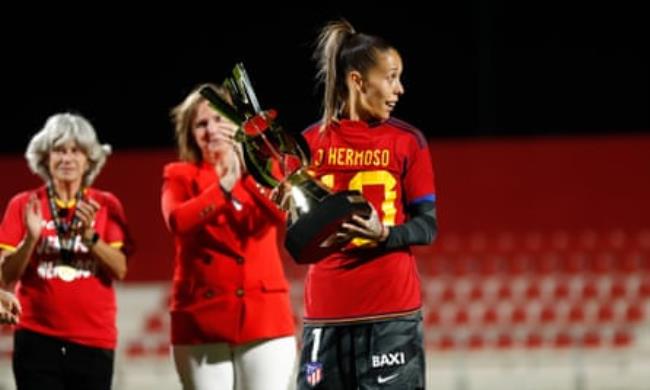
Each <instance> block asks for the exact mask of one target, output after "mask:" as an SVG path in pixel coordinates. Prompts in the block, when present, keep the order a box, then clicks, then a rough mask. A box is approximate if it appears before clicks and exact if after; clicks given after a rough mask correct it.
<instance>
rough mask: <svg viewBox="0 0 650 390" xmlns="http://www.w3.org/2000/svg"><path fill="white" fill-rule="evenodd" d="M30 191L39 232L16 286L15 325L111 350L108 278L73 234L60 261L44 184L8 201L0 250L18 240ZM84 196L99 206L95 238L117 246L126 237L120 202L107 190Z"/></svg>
mask: <svg viewBox="0 0 650 390" xmlns="http://www.w3.org/2000/svg"><path fill="white" fill-rule="evenodd" d="M32 193H36V196H37V197H38V199H39V201H40V206H41V213H42V216H43V230H42V233H41V237H40V239H39V241H38V243H37V245H36V249H35V250H34V252H33V254H32V258H31V259H30V260H29V264H28V265H27V268H26V269H25V272H24V273H23V275H22V277H21V278H20V281H19V282H18V284H17V295H18V299H19V300H20V304H21V305H22V309H23V312H22V315H21V316H20V322H19V323H18V325H17V328H18V329H28V330H31V331H34V332H38V333H41V334H44V335H48V336H53V337H58V338H62V339H65V340H68V341H71V342H75V343H79V344H83V345H87V346H91V347H98V348H106V349H114V348H115V345H116V341H117V331H116V327H115V312H116V304H115V293H114V290H113V283H112V279H111V278H110V277H109V276H108V275H106V274H105V273H104V272H103V271H101V269H100V268H99V265H98V264H97V262H96V260H94V259H93V258H92V256H91V255H90V254H89V253H88V248H86V246H85V245H83V244H82V243H81V236H80V235H79V234H78V235H77V236H76V238H75V241H74V245H73V252H74V257H73V260H72V262H71V263H70V265H65V264H64V263H63V262H62V261H61V258H60V252H59V248H60V245H59V240H58V237H57V234H56V230H55V224H54V220H53V218H52V214H51V213H50V206H49V202H48V198H47V191H46V189H45V187H40V188H38V189H36V190H34V191H25V192H21V193H19V194H18V195H16V196H14V197H13V198H12V199H11V200H10V201H9V205H8V206H7V209H6V211H5V215H4V219H3V221H2V225H0V248H2V249H4V250H8V251H13V250H15V249H16V247H18V245H19V244H20V242H21V241H22V240H23V238H24V236H25V233H26V226H25V222H24V221H25V218H24V211H25V205H26V204H27V202H28V201H29V197H30V195H31V194H32ZM84 197H85V198H92V199H94V200H96V201H97V202H98V203H99V204H100V206H101V207H100V209H99V210H98V212H97V214H96V215H95V221H94V228H95V230H96V231H97V233H98V234H99V236H100V237H101V238H102V239H103V240H104V241H105V242H107V243H109V244H110V245H111V246H114V247H118V248H121V247H122V245H123V243H124V240H125V236H126V219H125V217H124V211H123V208H122V204H121V203H120V201H119V200H118V199H117V198H116V197H115V196H114V195H113V194H111V193H108V192H104V191H98V190H95V189H92V188H89V189H87V190H86V192H85V194H84ZM67 215H68V218H71V216H72V215H74V205H71V209H70V210H68V212H67Z"/></svg>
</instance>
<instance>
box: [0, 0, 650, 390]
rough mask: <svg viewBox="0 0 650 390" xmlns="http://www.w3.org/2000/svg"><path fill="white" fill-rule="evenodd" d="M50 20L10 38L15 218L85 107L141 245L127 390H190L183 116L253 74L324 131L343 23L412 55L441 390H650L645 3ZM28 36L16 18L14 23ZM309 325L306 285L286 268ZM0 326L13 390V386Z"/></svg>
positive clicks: (9, 137) (50, 14) (3, 33)
mask: <svg viewBox="0 0 650 390" xmlns="http://www.w3.org/2000/svg"><path fill="white" fill-rule="evenodd" d="M93 9H94V10H92V11H91V10H81V11H83V12H79V11H80V10H79V9H74V10H73V9H66V8H65V7H61V6H58V8H56V9H39V12H38V15H36V14H35V13H34V12H32V10H23V11H13V12H11V13H5V14H4V15H3V17H2V19H3V20H4V21H5V23H1V24H0V42H1V43H2V47H3V49H2V53H3V55H2V70H1V71H0V80H1V83H2V84H1V85H2V90H1V91H0V93H1V94H2V96H3V98H4V99H3V101H4V104H3V107H4V110H3V120H4V125H3V137H2V142H0V153H1V154H0V172H3V173H4V174H5V175H6V176H7V179H6V180H4V181H3V185H2V186H1V188H0V211H2V212H4V208H5V207H6V204H7V202H8V200H9V199H10V197H11V196H13V195H14V194H15V193H17V192H19V191H22V190H25V189H28V188H31V187H34V186H36V185H38V184H40V183H39V180H37V179H36V177H34V176H32V175H31V174H30V173H29V171H28V169H27V165H26V162H25V160H24V158H23V157H22V154H23V153H24V150H25V148H26V146H27V143H28V141H29V139H30V138H31V137H32V135H33V134H34V133H36V132H37V131H38V130H39V129H40V128H41V126H42V125H43V123H44V121H45V119H46V118H47V117H48V116H49V115H51V114H53V113H55V112H60V111H70V110H72V111H76V112H79V113H81V114H83V115H84V116H86V117H87V118H88V119H89V120H90V121H91V122H92V123H93V124H94V125H95V127H96V129H97V131H98V134H99V136H100V139H101V140H102V142H106V143H110V144H111V145H112V146H113V148H114V154H113V155H112V156H111V157H110V158H109V160H108V163H107V166H106V168H105V169H104V171H103V172H102V174H101V175H100V177H99V179H98V181H97V182H96V186H97V187H99V188H105V189H107V190H110V191H112V192H114V193H115V194H116V195H117V196H118V197H119V198H120V199H121V200H122V201H123V203H124V206H125V209H126V212H127V217H128V218H129V223H130V226H131V228H132V231H133V234H134V237H135V240H136V252H135V254H134V256H133V257H132V258H131V259H130V270H129V275H128V277H127V280H126V281H125V282H122V283H119V284H118V285H117V291H118V299H119V323H118V329H119V331H120V342H119V350H118V358H117V366H116V372H115V389H148V388H154V387H155V388H157V389H159V390H163V389H176V388H179V387H180V385H179V384H178V383H177V379H176V374H175V371H174V369H173V365H172V363H171V360H170V358H169V343H168V333H169V320H168V314H167V298H168V289H169V281H170V279H171V272H172V242H171V236H170V235H169V234H168V233H167V231H166V230H165V227H164V223H163V220H162V217H161V215H160V202H159V198H160V186H161V172H162V166H163V165H164V164H165V163H167V162H170V161H172V160H174V159H175V158H176V156H175V151H174V146H175V143H174V138H173V129H172V126H171V124H170V121H169V110H170V108H171V107H173V106H174V105H175V104H177V103H178V102H180V100H181V99H182V98H183V97H184V96H185V95H186V94H187V93H188V92H189V91H190V90H191V89H192V88H193V87H194V86H196V85H197V84H199V83H202V82H206V81H212V82H220V81H222V80H223V78H224V77H225V76H227V75H228V74H229V72H230V70H231V68H232V66H233V65H234V63H235V62H238V61H242V62H244V63H245V65H246V68H247V70H248V72H249V74H250V76H251V78H252V81H253V84H254V87H255V89H256V92H257V94H258V97H259V99H260V101H261V103H262V106H264V107H267V108H270V107H273V108H276V109H278V111H279V120H280V122H281V123H282V124H283V125H284V127H285V128H286V129H287V130H289V131H291V132H299V131H301V130H302V129H303V128H305V127H306V126H308V125H309V124H311V123H313V122H314V121H316V120H317V119H318V117H319V109H320V106H319V105H320V93H321V90H320V89H318V88H316V86H315V82H314V75H315V64H314V62H313V61H312V60H311V54H312V51H313V42H314V39H315V37H316V34H317V31H318V30H319V28H320V27H321V26H322V25H323V24H324V23H325V22H326V21H328V20H331V19H333V18H337V17H345V18H347V19H348V20H349V21H350V22H351V23H352V24H353V25H354V26H355V27H356V28H357V29H358V30H359V31H362V32H366V33H371V34H376V35H380V36H382V37H384V38H386V39H388V40H389V41H390V42H392V43H393V44H394V46H395V47H397V48H398V50H399V51H400V52H401V54H402V57H403V60H404V67H405V70H404V75H403V82H404V84H405V89H406V94H405V95H404V97H403V98H402V99H401V100H400V103H399V105H398V107H397V109H396V112H395V116H396V117H399V118H400V119H404V120H406V121H407V122H410V123H411V124H413V125H415V126H416V127H418V128H419V129H421V131H422V132H423V133H424V134H425V135H426V136H427V137H428V139H429V142H430V149H431V153H432V157H433V162H434V167H435V172H436V187H437V192H438V212H439V224H440V234H439V237H438V239H437V241H436V243H434V245H432V246H430V247H423V248H416V250H415V252H416V254H417V257H418V262H419V266H420V271H421V276H422V280H423V295H424V301H425V307H424V311H425V316H426V324H425V325H426V337H427V353H428V361H427V364H428V368H427V372H428V374H427V375H428V381H429V383H430V386H429V387H430V388H435V389H449V390H475V389H578V390H586V389H590V390H591V389H640V390H641V389H644V390H647V389H650V207H648V205H647V203H648V200H649V199H650V50H649V48H650V39H649V38H648V37H650V27H649V25H648V22H647V13H644V12H642V9H641V7H640V6H632V5H627V4H624V3H617V4H616V5H614V4H611V3H610V4H607V5H603V6H596V5H594V4H586V5H585V4H578V3H571V4H568V2H567V3H560V2H558V3H553V2H543V3H528V2H524V3H523V4H522V3H519V2H516V3H513V4H510V3H508V2H505V1H492V2H490V1H474V2H437V3H434V4H428V5H426V6H425V5H417V6H414V5H409V4H408V3H402V2H400V3H399V4H390V5H379V4H367V5H360V4H357V5H349V4H348V5H346V6H341V7H338V6H336V5H334V4H330V5H327V6H324V5H310V6H296V7H291V8H289V7H282V6H277V7H275V8H272V7H268V8H258V7H257V6H255V7H254V6H252V5H242V6H241V7H240V8H233V7H232V6H230V7H225V6H223V7H222V6H205V5H197V4H185V5H182V6H181V5H180V4H176V5H173V6H172V5H169V6H157V8H156V9H155V10H140V11H135V10H131V9H116V8H111V7H108V6H106V5H103V6H97V7H95V8H93ZM9 21H11V22H12V23H9ZM285 265H286V271H287V276H288V277H289V278H290V280H291V285H292V299H293V302H294V306H295V309H296V322H297V323H298V324H299V323H300V315H301V312H302V309H301V306H302V277H303V275H304V273H305V269H304V268H302V267H300V266H297V265H295V264H293V263H292V262H291V261H290V260H287V261H286V262H285ZM11 339H12V329H11V328H10V327H3V328H0V389H3V390H4V389H13V388H14V387H13V386H14V385H13V378H12V374H11V358H10V357H11V345H12V341H11Z"/></svg>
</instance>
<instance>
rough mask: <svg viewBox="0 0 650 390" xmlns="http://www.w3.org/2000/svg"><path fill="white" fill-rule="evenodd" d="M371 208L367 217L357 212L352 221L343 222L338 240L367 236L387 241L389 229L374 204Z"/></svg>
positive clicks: (371, 238)
mask: <svg viewBox="0 0 650 390" xmlns="http://www.w3.org/2000/svg"><path fill="white" fill-rule="evenodd" d="M370 208H371V212H370V216H369V217H368V218H367V219H366V218H363V217H362V216H359V215H356V214H355V215H353V216H352V220H351V221H349V222H345V223H343V225H342V226H341V230H340V231H339V232H338V233H337V240H340V241H341V242H345V241H348V240H350V239H352V238H366V239H370V240H373V241H376V242H383V241H386V239H387V238H388V233H389V230H388V228H387V227H385V226H384V225H383V224H382V223H381V221H380V220H379V214H378V213H377V210H376V209H375V208H374V206H373V205H372V204H370Z"/></svg>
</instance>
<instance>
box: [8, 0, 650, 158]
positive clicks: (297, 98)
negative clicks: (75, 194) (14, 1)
mask: <svg viewBox="0 0 650 390" xmlns="http://www.w3.org/2000/svg"><path fill="white" fill-rule="evenodd" d="M450 3H453V4H450ZM526 3H528V2H526ZM230 4H231V5H230V6H229V7H228V8H221V7H220V6H218V5H216V4H215V5H212V6H210V7H206V6H205V5H195V4H183V5H180V4H177V5H174V6H166V7H161V6H159V5H149V6H148V7H154V6H155V7H157V8H156V9H149V10H137V11H136V10H133V9H112V8H106V6H103V5H93V6H92V10H91V9H89V10H79V9H75V10H74V12H72V11H73V10H71V9H64V8H60V7H59V8H56V9H51V10H49V9H39V16H34V14H33V13H32V12H31V10H23V11H21V12H17V11H16V12H13V11H12V12H4V13H3V15H4V16H2V20H1V22H2V23H1V25H2V26H3V27H0V29H1V30H0V32H1V36H2V38H0V40H1V43H2V48H3V49H2V51H3V55H2V60H1V61H2V66H1V68H2V70H0V75H1V76H0V77H1V83H2V84H1V88H2V89H1V92H0V93H1V94H2V96H3V110H2V111H3V117H4V123H3V126H2V131H3V137H2V142H0V151H1V152H11V153H14V152H17V153H22V152H23V151H24V149H25V147H26V145H27V142H28V140H29V139H30V138H31V136H32V135H33V134H34V133H35V132H36V131H38V130H39V129H40V127H41V126H42V124H43V122H44V121H45V119H46V118H47V116H49V115H51V114H53V113H55V112H59V111H64V110H73V111H78V112H80V113H82V114H83V115H85V116H86V117H88V118H89V119H90V120H91V122H93V124H94V125H95V126H96V128H97V129H98V132H99V134H100V138H101V139H102V141H104V142H109V143H111V144H113V146H114V147H115V148H116V149H117V148H119V149H122V148H148V147H167V146H173V145H174V141H173V132H172V128H171V125H170V122H169V117H168V112H169V109H170V108H171V107H172V106H174V105H175V104H176V103H178V102H179V101H180V100H181V99H182V98H183V97H184V96H185V95H186V94H187V93H188V92H189V91H190V90H191V89H192V88H193V87H194V86H195V85H196V84H198V83H200V82H205V81H214V82H220V81H221V80H222V79H223V78H224V76H226V75H227V74H228V73H229V71H230V69H231V67H232V65H233V64H234V63H235V62H236V61H243V62H244V63H245V65H246V67H247V69H248V71H249V74H250V76H251V78H252V80H253V83H254V86H255V89H256V91H257V94H258V97H259V98H260V101H261V103H262V106H264V107H266V108H268V107H275V108H277V109H278V110H279V113H280V121H281V123H283V124H284V127H285V128H287V129H288V130H291V131H299V130H301V129H302V128H304V127H305V126H307V125H308V124H310V123H312V122H314V121H315V120H316V119H317V118H318V116H319V107H320V90H318V89H316V87H315V83H314V81H313V80H314V74H315V65H314V62H313V61H312V60H311V58H310V56H311V53H312V49H313V46H312V43H313V41H314V39H315V37H316V35H317V31H318V29H319V27H320V26H322V25H323V24H324V23H325V22H326V21H328V20H331V19H333V18H336V17H341V16H343V17H346V18H347V19H348V20H349V21H350V22H351V23H352V24H353V25H355V27H356V28H357V30H359V31H362V32H366V33H371V34H376V35H380V36H382V37H384V38H387V39H388V40H389V41H391V42H392V43H393V44H394V46H396V47H397V49H398V50H399V51H400V52H401V54H402V57H403V59H404V64H405V72H404V76H403V81H404V84H405V87H406V94H405V96H404V97H403V99H402V100H401V101H400V104H399V105H398V108H397V110H396V113H395V115H396V116H397V117H400V118H402V119H405V120H407V121H408V122H411V123H412V124H414V125H416V126H417V127H419V128H421V129H422V131H423V132H425V133H426V134H427V135H428V136H430V137H434V138H450V137H495V136H510V135H516V136H539V135H549V134H562V135H564V134H567V135H573V134H612V133H617V134H618V133H640V132H646V133H647V132H650V113H649V107H650V70H649V69H650V60H649V52H650V40H649V39H648V37H649V36H650V34H649V33H650V29H649V28H648V25H650V23H648V21H647V13H646V12H644V9H643V7H642V6H640V5H639V6H630V5H626V4H625V3H617V4H616V5H612V4H609V5H607V6H595V5H593V4H576V3H571V5H567V4H563V3H561V2H558V3H556V4H554V3H553V2H542V3H536V4H518V3H515V2H513V3H512V4H510V3H507V2H487V1H486V2H478V1H477V2H471V3H470V2H467V3H460V2H433V3H431V4H427V5H424V4H420V5H418V6H413V5H409V4H408V3H406V2H391V3H385V4H383V3H372V5H370V4H366V5H354V6H353V5H350V4H348V5H346V6H341V7H337V6H334V5H329V6H327V7H326V6H322V5H318V4H317V3H314V5H309V6H307V5H305V6H300V7H294V8H288V7H282V6H278V7H276V8H270V7H265V8H259V7H258V6H256V5H254V4H253V3H250V2H241V3H230ZM233 6H239V8H233ZM34 7H36V6H34ZM39 7H40V6H39ZM102 7H104V8H102ZM79 11H81V12H79ZM86 11H87V12H86Z"/></svg>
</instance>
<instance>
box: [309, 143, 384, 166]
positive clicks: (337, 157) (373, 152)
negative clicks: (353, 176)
mask: <svg viewBox="0 0 650 390" xmlns="http://www.w3.org/2000/svg"><path fill="white" fill-rule="evenodd" d="M324 154H325V158H323V157H324V156H323V155H324ZM315 161H317V162H318V163H322V162H323V161H326V162H327V164H328V165H337V166H374V167H387V166H388V164H389V163H390V150H389V149H363V150H358V149H350V148H337V147H330V148H328V149H327V151H326V152H325V151H324V150H323V149H318V150H317V151H316V159H315Z"/></svg>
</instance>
